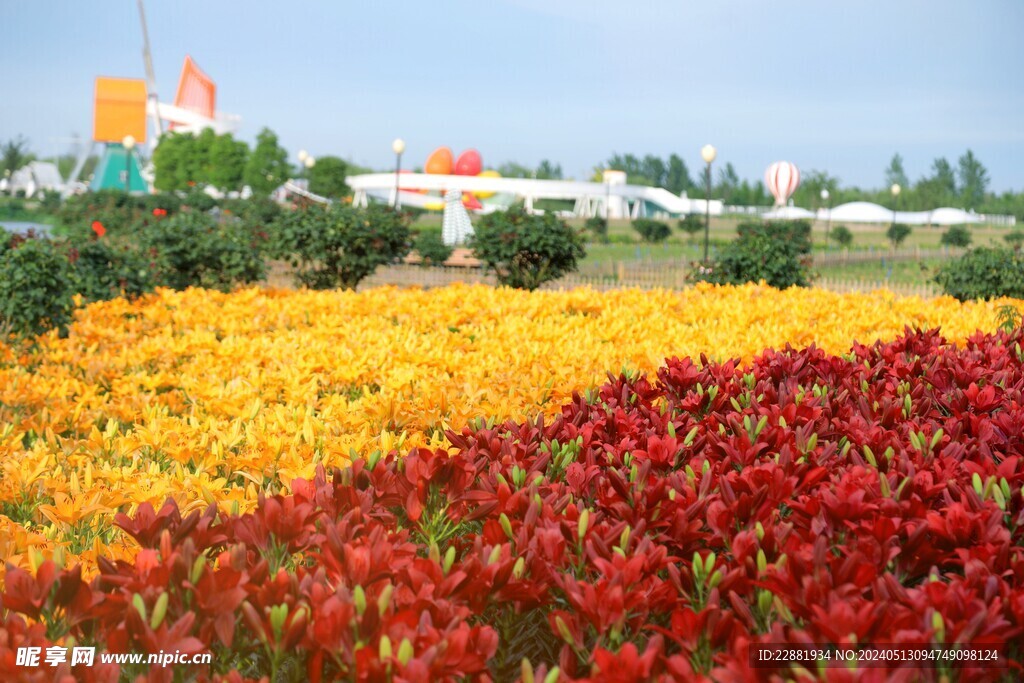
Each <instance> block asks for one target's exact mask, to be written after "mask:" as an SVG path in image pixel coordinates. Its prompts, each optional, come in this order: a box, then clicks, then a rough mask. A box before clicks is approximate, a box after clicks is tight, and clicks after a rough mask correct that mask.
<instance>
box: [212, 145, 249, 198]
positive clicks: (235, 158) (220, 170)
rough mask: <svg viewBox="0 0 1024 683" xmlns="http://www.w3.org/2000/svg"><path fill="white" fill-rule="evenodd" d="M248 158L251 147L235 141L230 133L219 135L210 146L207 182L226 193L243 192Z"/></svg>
mask: <svg viewBox="0 0 1024 683" xmlns="http://www.w3.org/2000/svg"><path fill="white" fill-rule="evenodd" d="M248 158H249V145H247V144H245V142H243V141H242V140H235V139H234V138H233V137H232V136H231V134H230V133H225V134H224V135H218V136H217V138H216V139H215V140H214V141H213V144H212V145H210V159H209V173H208V176H207V182H209V183H210V184H211V185H213V186H214V187H216V188H218V189H220V190H223V191H225V192H231V191H238V190H241V189H242V176H243V174H244V172H245V162H246V161H247V160H248Z"/></svg>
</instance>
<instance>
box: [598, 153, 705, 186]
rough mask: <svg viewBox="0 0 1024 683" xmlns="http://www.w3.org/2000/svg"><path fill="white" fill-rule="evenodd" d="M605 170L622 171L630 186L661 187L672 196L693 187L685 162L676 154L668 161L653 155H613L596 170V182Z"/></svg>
mask: <svg viewBox="0 0 1024 683" xmlns="http://www.w3.org/2000/svg"><path fill="white" fill-rule="evenodd" d="M606 168H607V169H612V170H616V171H624V172H625V173H626V179H627V181H628V182H629V183H630V184H631V185H652V186H654V187H663V188H665V189H666V190H668V191H669V192H672V193H673V194H680V193H682V192H685V191H687V190H690V189H691V188H693V186H694V185H693V180H691V179H690V171H689V169H688V168H687V167H686V162H684V161H683V159H682V158H681V157H680V156H679V155H678V154H672V155H670V156H669V157H668V159H661V158H659V157H656V156H654V155H653V154H648V155H646V156H644V157H643V158H640V157H638V156H635V155H633V154H613V155H612V156H611V158H610V159H608V160H607V161H606V162H605V163H604V165H603V166H602V167H601V168H599V169H598V170H597V175H598V178H597V180H598V182H600V181H601V179H600V175H601V171H602V170H603V169H606Z"/></svg>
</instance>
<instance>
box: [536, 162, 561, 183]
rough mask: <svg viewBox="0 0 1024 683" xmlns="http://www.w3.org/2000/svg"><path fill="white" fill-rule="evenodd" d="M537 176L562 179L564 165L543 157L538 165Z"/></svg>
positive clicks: (545, 178) (547, 178)
mask: <svg viewBox="0 0 1024 683" xmlns="http://www.w3.org/2000/svg"><path fill="white" fill-rule="evenodd" d="M536 177H537V178H539V179H541V180H561V179H562V166H561V164H554V163H552V162H550V161H548V160H547V159H543V160H542V161H541V162H540V165H539V166H537V171H536Z"/></svg>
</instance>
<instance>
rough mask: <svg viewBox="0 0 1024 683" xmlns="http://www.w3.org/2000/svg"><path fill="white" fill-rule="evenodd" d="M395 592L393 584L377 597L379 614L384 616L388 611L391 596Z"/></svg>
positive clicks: (387, 586) (385, 587)
mask: <svg viewBox="0 0 1024 683" xmlns="http://www.w3.org/2000/svg"><path fill="white" fill-rule="evenodd" d="M394 592H395V587H394V586H393V585H392V584H390V583H389V584H388V585H386V586H384V590H382V591H381V592H380V595H378V596H377V614H378V615H380V616H384V613H385V612H387V611H388V607H389V606H390V605H391V594H392V593H394Z"/></svg>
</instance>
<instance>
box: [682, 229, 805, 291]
mask: <svg viewBox="0 0 1024 683" xmlns="http://www.w3.org/2000/svg"><path fill="white" fill-rule="evenodd" d="M757 228H758V229H755V228H753V227H751V228H750V229H747V230H744V231H742V232H741V233H740V236H739V238H738V239H736V240H735V241H733V242H730V243H729V244H727V245H726V246H725V247H724V248H723V249H722V251H721V254H720V256H719V257H718V260H717V261H716V262H715V263H714V264H713V265H712V267H711V268H710V272H708V270H707V269H705V268H703V267H701V268H698V269H697V270H696V271H694V273H693V275H692V276H691V277H692V278H693V279H697V280H706V281H707V282H713V283H716V284H734V285H738V284H743V283H746V282H760V281H761V280H764V281H765V282H767V283H768V284H769V285H771V286H772V287H776V288H778V289H785V288H787V287H793V286H797V287H806V286H807V285H808V284H810V269H809V265H810V264H809V261H810V259H809V258H808V257H807V256H806V252H804V251H803V250H802V248H801V245H800V244H799V243H798V242H797V241H794V240H793V239H789V238H787V236H786V235H787V234H789V231H787V230H782V229H769V227H768V226H766V225H757Z"/></svg>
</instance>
